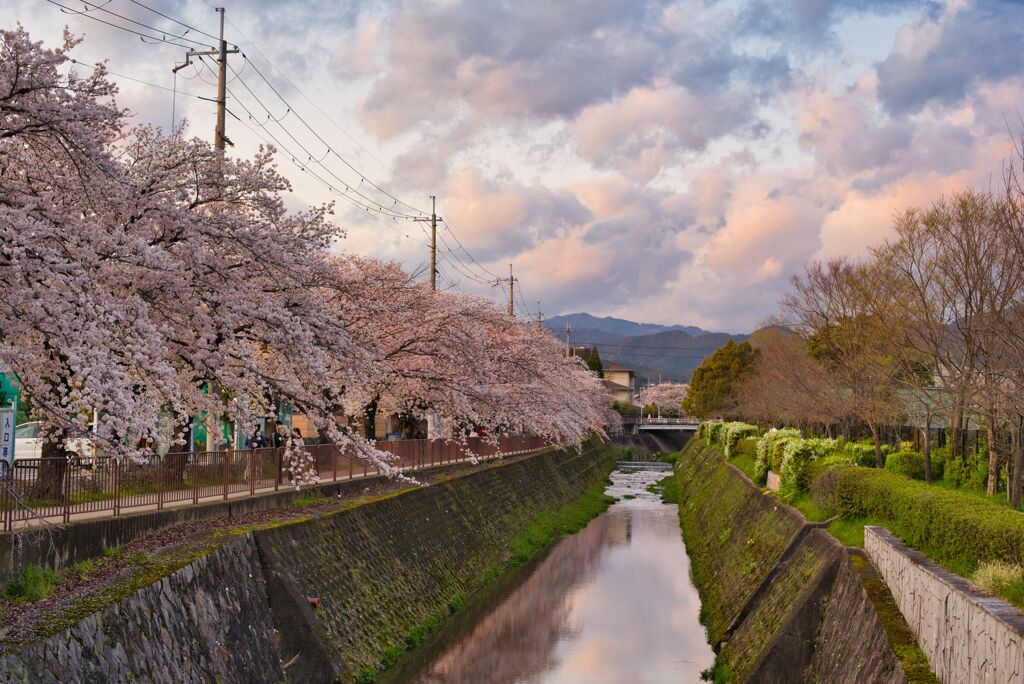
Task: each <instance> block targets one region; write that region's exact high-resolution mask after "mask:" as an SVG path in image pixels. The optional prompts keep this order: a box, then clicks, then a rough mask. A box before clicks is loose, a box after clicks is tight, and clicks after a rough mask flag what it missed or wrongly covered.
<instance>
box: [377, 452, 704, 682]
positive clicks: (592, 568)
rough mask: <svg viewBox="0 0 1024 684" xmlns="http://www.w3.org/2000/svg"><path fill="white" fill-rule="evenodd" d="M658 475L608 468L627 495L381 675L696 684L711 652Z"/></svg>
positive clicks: (616, 487) (617, 492) (613, 491)
mask: <svg viewBox="0 0 1024 684" xmlns="http://www.w3.org/2000/svg"><path fill="white" fill-rule="evenodd" d="M665 475H666V473H663V472H661V473H659V472H651V471H639V472H635V473H621V472H615V473H612V483H613V484H612V486H610V487H609V488H608V490H607V491H608V493H609V494H610V495H612V496H616V497H622V496H625V495H635V496H636V498H635V499H623V500H620V501H619V502H618V503H616V504H614V505H613V506H612V507H611V508H609V509H608V511H607V512H605V513H604V514H602V515H600V516H598V517H597V518H595V519H594V520H592V521H591V522H590V524H589V525H587V527H586V528H584V529H583V530H581V531H580V532H579V533H577V534H575V535H573V536H571V537H566V538H565V539H562V540H560V541H559V542H558V543H557V544H555V545H554V546H553V547H552V548H551V549H550V551H548V553H547V554H545V555H544V556H543V557H542V558H541V559H539V560H538V561H536V562H535V563H533V564H532V565H530V566H528V567H527V568H524V569H523V570H522V571H521V572H519V573H518V574H515V575H513V576H510V577H506V578H503V579H502V580H499V582H498V583H496V585H495V586H493V587H491V588H489V589H488V590H485V591H484V592H482V593H481V594H480V595H478V596H474V597H473V599H472V600H471V601H470V605H467V606H466V608H464V609H463V610H462V611H460V613H459V614H458V615H457V616H456V617H455V618H453V619H452V620H449V622H448V624H446V625H445V627H444V628H442V630H441V631H440V632H439V633H438V634H437V635H435V636H434V637H433V638H432V639H430V640H429V641H428V642H427V643H426V644H424V645H423V646H421V647H420V648H419V649H417V651H416V652H414V653H413V654H411V655H410V657H408V658H406V659H405V660H404V661H403V662H401V663H399V666H398V667H397V668H396V669H395V670H394V671H392V672H390V673H388V676H387V677H385V681H390V682H422V683H430V684H433V683H437V682H445V683H450V684H463V683H465V684H470V683H472V684H481V683H485V682H487V683H490V682H493V683H501V682H516V683H519V682H544V683H551V684H569V683H572V684H584V683H585V684H605V683H607V684H633V683H636V684H641V683H643V684H660V683H662V682H694V681H698V680H699V679H700V672H701V670H703V669H705V668H707V667H709V666H710V665H711V663H712V661H713V660H714V653H713V652H712V650H711V647H710V646H709V645H708V643H707V641H706V639H705V634H704V628H703V627H702V626H701V624H700V623H699V621H698V614H699V612H700V599H699V598H698V596H697V591H696V589H695V588H694V586H693V583H692V581H691V580H690V567H689V559H688V558H687V556H686V550H685V548H684V546H683V541H682V537H681V536H680V533H679V522H678V517H677V509H676V506H675V505H669V504H663V503H661V502H660V500H659V498H658V496H657V495H654V494H651V493H649V492H647V491H646V487H647V485H649V484H653V483H654V482H656V481H657V480H658V479H660V478H661V477H664V476H665Z"/></svg>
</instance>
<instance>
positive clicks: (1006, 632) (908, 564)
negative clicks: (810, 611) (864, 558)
mask: <svg viewBox="0 0 1024 684" xmlns="http://www.w3.org/2000/svg"><path fill="white" fill-rule="evenodd" d="M864 550H865V551H866V552H867V554H868V555H869V556H870V557H871V560H872V562H873V563H874V565H875V567H877V568H878V571H879V573H880V574H881V575H882V577H884V578H885V581H886V584H888V585H889V588H890V590H891V591H892V594H893V596H894V597H895V599H896V603H897V605H899V607H900V611H901V612H902V613H903V615H904V616H905V617H906V619H907V621H908V622H909V624H910V629H911V630H912V631H913V632H914V635H915V636H916V637H917V640H918V643H919V644H920V645H921V648H922V649H923V650H924V652H925V655H927V656H928V662H929V663H931V666H932V668H933V669H934V670H935V674H936V676H937V677H938V678H939V681H942V682H964V683H965V684H974V683H976V682H977V683H981V682H1016V683H1018V684H1020V683H1021V682H1024V617H1022V616H1021V613H1020V611H1019V610H1017V609H1016V608H1014V607H1013V606H1011V605H1009V604H1007V603H1006V602H1005V601H1001V600H999V599H995V598H992V597H991V596H986V595H984V594H982V593H980V592H978V591H977V590H976V589H974V588H973V587H972V586H971V585H970V583H969V582H967V581H966V580H965V579H964V578H962V577H957V576H956V575H954V574H952V573H950V572H947V571H946V570H944V569H943V568H941V567H939V566H938V565H936V564H935V563H933V562H931V561H930V560H928V559H927V558H925V557H924V555H922V554H921V553H920V552H918V551H914V550H913V549H910V548H907V546H906V545H904V544H903V543H902V542H901V541H899V540H898V539H896V538H895V537H894V536H893V535H892V534H890V533H889V532H888V531H887V530H885V529H883V528H881V527H867V528H865V529H864Z"/></svg>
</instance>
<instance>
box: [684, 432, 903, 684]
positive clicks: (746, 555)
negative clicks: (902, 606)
mask: <svg viewBox="0 0 1024 684" xmlns="http://www.w3.org/2000/svg"><path fill="white" fill-rule="evenodd" d="M676 475H677V477H678V479H679V485H680V490H681V496H680V502H679V507H680V523H681V525H682V528H683V536H684V539H685V541H686V547H687V553H688V554H689V556H690V563H691V567H692V568H693V576H694V582H695V583H696V585H697V588H698V590H699V591H700V594H701V602H702V609H701V618H702V621H703V622H704V624H705V626H706V627H707V630H708V637H709V639H710V641H711V643H712V645H714V646H715V647H716V650H717V651H718V658H719V661H720V662H721V663H724V664H725V665H726V666H727V667H728V669H729V670H730V672H731V673H732V677H733V681H736V682H747V681H750V682H792V681H823V682H824V681H827V682H850V683H851V684H852V683H853V682H894V683H895V682H906V681H908V677H907V674H906V673H905V672H904V668H903V665H902V663H901V660H900V658H899V657H897V655H896V653H895V652H894V650H893V646H892V641H893V636H892V635H893V629H894V626H893V625H891V624H889V623H890V622H891V619H890V617H889V616H888V615H887V616H886V618H885V620H884V621H883V619H880V617H879V609H880V607H881V608H882V610H883V611H884V605H882V604H885V601H886V596H885V595H884V591H882V592H877V591H875V592H871V591H869V589H870V588H871V587H872V586H874V585H872V582H873V581H874V582H875V584H876V585H877V584H878V582H877V578H876V577H875V576H874V575H873V571H872V569H871V568H870V564H868V563H866V562H865V561H864V559H863V558H862V557H859V556H856V555H851V554H850V552H848V551H847V550H846V549H845V548H844V547H843V546H842V545H841V544H840V543H839V542H838V541H836V540H835V539H834V538H832V537H831V536H830V535H829V534H827V533H826V532H825V531H824V530H821V529H818V528H817V527H815V526H813V525H810V524H808V523H806V522H805V521H804V519H803V517H802V516H801V515H800V514H799V512H798V511H796V510H795V509H793V508H791V507H789V506H786V505H784V504H783V503H782V502H780V501H779V499H778V498H776V497H774V496H771V495H768V494H764V493H762V492H761V490H760V489H758V488H757V487H756V486H755V485H754V484H753V483H752V482H750V480H749V479H747V477H746V476H745V475H743V474H742V473H741V472H740V471H739V470H737V469H736V468H735V467H733V466H732V465H730V464H728V463H726V462H725V461H724V458H723V456H722V454H721V453H720V452H719V451H717V450H716V449H713V448H710V447H707V446H705V445H704V444H703V443H701V442H700V441H698V440H693V441H691V442H690V443H689V444H688V445H687V448H686V449H684V450H683V452H682V454H681V456H680V457H679V459H678V461H677V464H676ZM888 600H889V601H891V597H889V598H888ZM887 612H892V611H887ZM904 627H905V626H904ZM897 631H898V630H897Z"/></svg>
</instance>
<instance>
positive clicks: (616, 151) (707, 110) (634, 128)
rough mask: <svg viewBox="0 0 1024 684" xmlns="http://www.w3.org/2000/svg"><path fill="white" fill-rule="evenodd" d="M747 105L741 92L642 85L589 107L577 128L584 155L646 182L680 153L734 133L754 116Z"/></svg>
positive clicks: (575, 128)
mask: <svg viewBox="0 0 1024 684" xmlns="http://www.w3.org/2000/svg"><path fill="white" fill-rule="evenodd" d="M745 105H746V103H744V102H742V101H741V98H740V97H739V96H719V97H712V98H708V97H700V96H698V95H695V94H693V93H691V92H689V91H688V90H686V89H684V88H680V87H678V86H674V85H669V84H663V85H661V86H660V87H637V88H633V89H632V90H630V91H629V92H628V93H627V94H626V95H624V96H623V97H621V98H618V99H616V100H612V101H609V102H602V103H600V104H595V105H592V106H590V107H588V108H586V109H585V110H583V112H581V113H580V115H579V116H578V117H577V118H576V121H575V122H574V123H573V132H574V136H575V139H576V142H577V144H578V146H579V150H580V154H581V155H583V157H585V158H586V159H588V160H590V161H592V162H594V163H595V164H596V165H598V166H614V167H616V168H618V169H619V170H620V171H622V172H623V173H625V174H626V175H627V176H629V177H630V178H633V179H635V180H637V181H640V182H645V181H648V180H650V179H651V178H653V177H654V176H655V175H657V173H658V172H659V171H660V170H661V168H662V167H663V166H664V165H665V164H666V163H668V162H669V161H670V160H672V159H673V158H674V157H675V155H676V153H677V152H678V151H680V150H683V151H699V150H702V149H704V148H705V147H706V146H707V145H708V143H710V142H711V141H712V140H714V139H716V138H718V137H719V136H722V135H725V134H726V133H729V132H732V131H734V130H735V129H736V128H737V127H738V126H739V125H741V124H742V123H743V122H744V121H746V120H747V119H748V118H749V116H750V112H749V110H748V109H747V108H746V106H745Z"/></svg>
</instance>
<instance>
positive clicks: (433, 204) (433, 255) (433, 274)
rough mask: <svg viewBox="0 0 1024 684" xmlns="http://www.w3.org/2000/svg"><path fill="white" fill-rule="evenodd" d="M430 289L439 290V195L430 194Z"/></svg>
mask: <svg viewBox="0 0 1024 684" xmlns="http://www.w3.org/2000/svg"><path fill="white" fill-rule="evenodd" d="M430 289H431V290H437V197H436V196H434V195H431V196H430Z"/></svg>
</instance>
